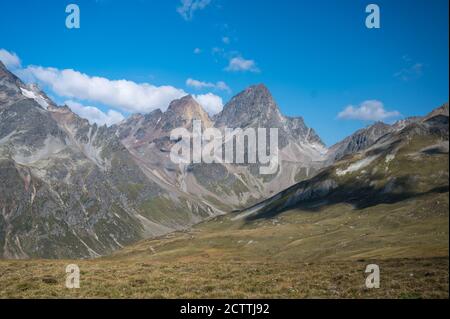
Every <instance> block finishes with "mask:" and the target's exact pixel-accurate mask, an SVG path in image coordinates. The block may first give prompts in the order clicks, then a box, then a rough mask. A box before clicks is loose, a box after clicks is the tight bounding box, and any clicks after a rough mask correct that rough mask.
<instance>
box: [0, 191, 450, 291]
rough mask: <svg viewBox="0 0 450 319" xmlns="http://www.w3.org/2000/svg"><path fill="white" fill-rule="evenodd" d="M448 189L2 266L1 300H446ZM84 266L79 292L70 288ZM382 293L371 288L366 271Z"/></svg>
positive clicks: (226, 222)
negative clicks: (106, 252)
mask: <svg viewBox="0 0 450 319" xmlns="http://www.w3.org/2000/svg"><path fill="white" fill-rule="evenodd" d="M448 201H449V199H448V193H444V194H429V195H426V196H422V197H420V198H415V199H413V200H409V201H404V202H401V203H396V204H385V205H377V206H374V207H369V208H366V209H363V210H354V209H352V208H351V207H349V206H348V205H335V206H331V207H326V208H324V209H322V210H320V211H315V212H311V211H300V210H293V211H289V212H286V213H284V214H282V215H280V216H277V217H275V218H271V219H261V220H256V221H252V222H246V221H235V222H233V221H231V219H230V217H228V216H224V217H221V218H217V219H216V220H213V221H209V222H206V223H203V224H201V225H198V226H197V227H194V228H193V229H192V230H189V231H185V232H178V233H174V234H170V235H167V236H164V237H162V238H158V239H153V240H146V241H142V242H140V243H138V244H136V245H133V246H131V247H127V248H125V249H123V250H121V251H119V252H117V253H116V254H114V255H112V256H108V257H104V258H99V259H95V260H84V261H70V260H57V261H56V260H55V261H52V260H28V261H5V260H4V261H0V297H1V298H80V297H82V298H382V297H387V298H448V266H449V265H448V240H449V239H448V226H449V224H448V220H449V219H448V218H449V217H448ZM70 263H75V264H78V265H79V267H80V269H81V288H80V289H73V290H70V289H67V288H66V287H65V276H66V273H65V267H66V265H68V264H70ZM370 263H375V264H378V265H379V266H380V269H381V288H380V289H372V290H369V289H367V288H365V276H366V274H365V273H364V270H365V267H366V266H367V265H368V264H370Z"/></svg>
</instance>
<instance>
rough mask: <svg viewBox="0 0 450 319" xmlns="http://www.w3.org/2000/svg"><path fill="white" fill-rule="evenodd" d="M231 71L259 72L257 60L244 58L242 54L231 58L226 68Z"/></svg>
mask: <svg viewBox="0 0 450 319" xmlns="http://www.w3.org/2000/svg"><path fill="white" fill-rule="evenodd" d="M225 70H226V71H229V72H247V71H248V72H254V73H257V72H259V68H258V67H257V66H256V63H255V61H253V60H247V59H244V58H243V57H241V56H238V57H234V58H232V59H230V62H229V64H228V66H227V67H226V68H225Z"/></svg>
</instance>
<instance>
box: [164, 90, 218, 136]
mask: <svg viewBox="0 0 450 319" xmlns="http://www.w3.org/2000/svg"><path fill="white" fill-rule="evenodd" d="M193 120H200V121H202V125H203V126H204V127H210V126H211V125H212V122H211V119H210V118H209V115H208V113H206V111H205V110H204V109H203V108H202V106H201V105H200V104H199V103H198V102H197V101H196V100H195V99H194V97H193V96H192V95H186V96H184V97H182V98H180V99H178V100H173V101H172V102H171V103H170V104H169V107H168V108H167V111H166V112H165V113H164V115H163V118H162V120H161V123H160V124H161V125H162V126H163V130H164V131H167V130H171V129H173V128H176V127H186V128H190V127H191V125H192V121H193Z"/></svg>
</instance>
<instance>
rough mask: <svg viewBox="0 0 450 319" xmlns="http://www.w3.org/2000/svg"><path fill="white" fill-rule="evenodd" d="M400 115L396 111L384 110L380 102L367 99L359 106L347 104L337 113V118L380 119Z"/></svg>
mask: <svg viewBox="0 0 450 319" xmlns="http://www.w3.org/2000/svg"><path fill="white" fill-rule="evenodd" d="M397 116H400V113H399V112H398V111H386V110H385V109H384V105H383V103H382V102H380V101H377V100H369V101H364V102H362V103H361V104H360V105H359V106H357V107H355V106H353V105H349V106H347V107H346V108H345V109H344V110H343V111H342V112H340V113H339V114H338V118H340V119H346V120H364V121H382V120H385V119H388V118H393V117H397Z"/></svg>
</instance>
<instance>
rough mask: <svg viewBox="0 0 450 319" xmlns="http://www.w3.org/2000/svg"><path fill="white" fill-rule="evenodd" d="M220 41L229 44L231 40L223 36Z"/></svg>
mask: <svg viewBox="0 0 450 319" xmlns="http://www.w3.org/2000/svg"><path fill="white" fill-rule="evenodd" d="M222 42H223V43H225V44H230V42H231V40H230V38H229V37H223V38H222Z"/></svg>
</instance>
